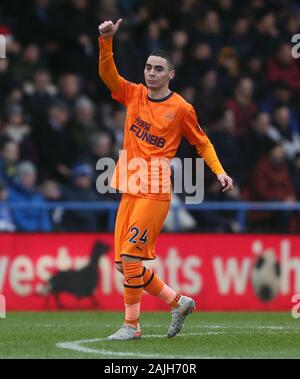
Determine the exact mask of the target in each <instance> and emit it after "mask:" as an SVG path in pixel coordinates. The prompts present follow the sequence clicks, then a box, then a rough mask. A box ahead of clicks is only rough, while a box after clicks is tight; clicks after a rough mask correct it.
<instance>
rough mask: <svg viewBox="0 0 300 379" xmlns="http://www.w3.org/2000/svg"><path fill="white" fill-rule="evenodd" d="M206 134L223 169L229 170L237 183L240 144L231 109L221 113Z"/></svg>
mask: <svg viewBox="0 0 300 379" xmlns="http://www.w3.org/2000/svg"><path fill="white" fill-rule="evenodd" d="M208 136H209V138H210V140H211V142H212V144H213V145H214V146H215V149H216V151H217V152H218V156H219V157H220V160H221V162H222V165H223V167H224V170H225V171H226V172H230V174H231V177H232V178H233V180H234V181H235V184H236V185H237V184H238V182H239V178H240V170H241V167H240V156H241V151H240V146H239V139H238V138H237V137H236V136H235V119H234V113H233V111H232V110H230V109H227V110H226V111H225V112H224V114H223V115H222V117H221V119H220V120H219V122H218V123H217V124H216V126H215V128H214V130H212V131H210V132H209V133H208Z"/></svg>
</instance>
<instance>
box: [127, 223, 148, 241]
mask: <svg viewBox="0 0 300 379" xmlns="http://www.w3.org/2000/svg"><path fill="white" fill-rule="evenodd" d="M130 233H133V235H132V237H131V238H129V242H130V243H138V242H142V243H147V233H148V229H145V230H144V231H143V233H141V232H140V229H139V228H137V227H136V226H133V227H132V228H131V229H130ZM141 234H142V235H141ZM138 235H141V236H140V238H138Z"/></svg>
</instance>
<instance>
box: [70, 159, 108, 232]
mask: <svg viewBox="0 0 300 379" xmlns="http://www.w3.org/2000/svg"><path fill="white" fill-rule="evenodd" d="M63 200H64V201H75V202H76V201H80V202H81V201H83V202H92V201H97V200H99V199H98V196H97V193H96V191H95V187H94V183H93V169H92V167H91V166H90V165H89V164H87V163H84V162H80V163H78V164H76V165H74V166H73V167H72V169H71V180H70V183H69V184H68V185H66V186H65V188H64V189H63ZM99 213H100V212H98V211H96V210H95V211H91V210H88V211H86V210H67V211H66V212H65V213H64V219H63V224H64V228H65V230H68V231H82V232H96V231H98V230H99V227H100V225H99V224H98V216H99ZM102 227H103V225H102Z"/></svg>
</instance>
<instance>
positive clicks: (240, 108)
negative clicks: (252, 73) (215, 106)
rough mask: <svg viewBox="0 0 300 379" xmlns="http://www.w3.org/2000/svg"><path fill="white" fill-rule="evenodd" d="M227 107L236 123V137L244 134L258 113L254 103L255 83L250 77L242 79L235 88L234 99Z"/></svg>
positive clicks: (229, 101)
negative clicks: (231, 111)
mask: <svg viewBox="0 0 300 379" xmlns="http://www.w3.org/2000/svg"><path fill="white" fill-rule="evenodd" d="M227 106H228V108H229V109H232V110H233V112H234V116H235V122H236V130H235V133H236V135H242V134H244V133H245V132H246V131H247V129H248V128H249V127H250V126H251V120H252V118H253V116H254V115H255V113H256V111H257V106H256V104H255V103H254V101H253V81H252V80H251V78H249V77H242V78H240V79H239V80H238V82H237V84H236V86H235V87H234V95H233V98H232V99H230V100H228V102H227Z"/></svg>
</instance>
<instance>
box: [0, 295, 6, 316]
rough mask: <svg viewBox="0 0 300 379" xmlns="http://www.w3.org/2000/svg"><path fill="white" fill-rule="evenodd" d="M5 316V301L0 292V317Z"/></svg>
mask: <svg viewBox="0 0 300 379" xmlns="http://www.w3.org/2000/svg"><path fill="white" fill-rule="evenodd" d="M5 317H6V301H5V296H4V295H1V294H0V318H5Z"/></svg>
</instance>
